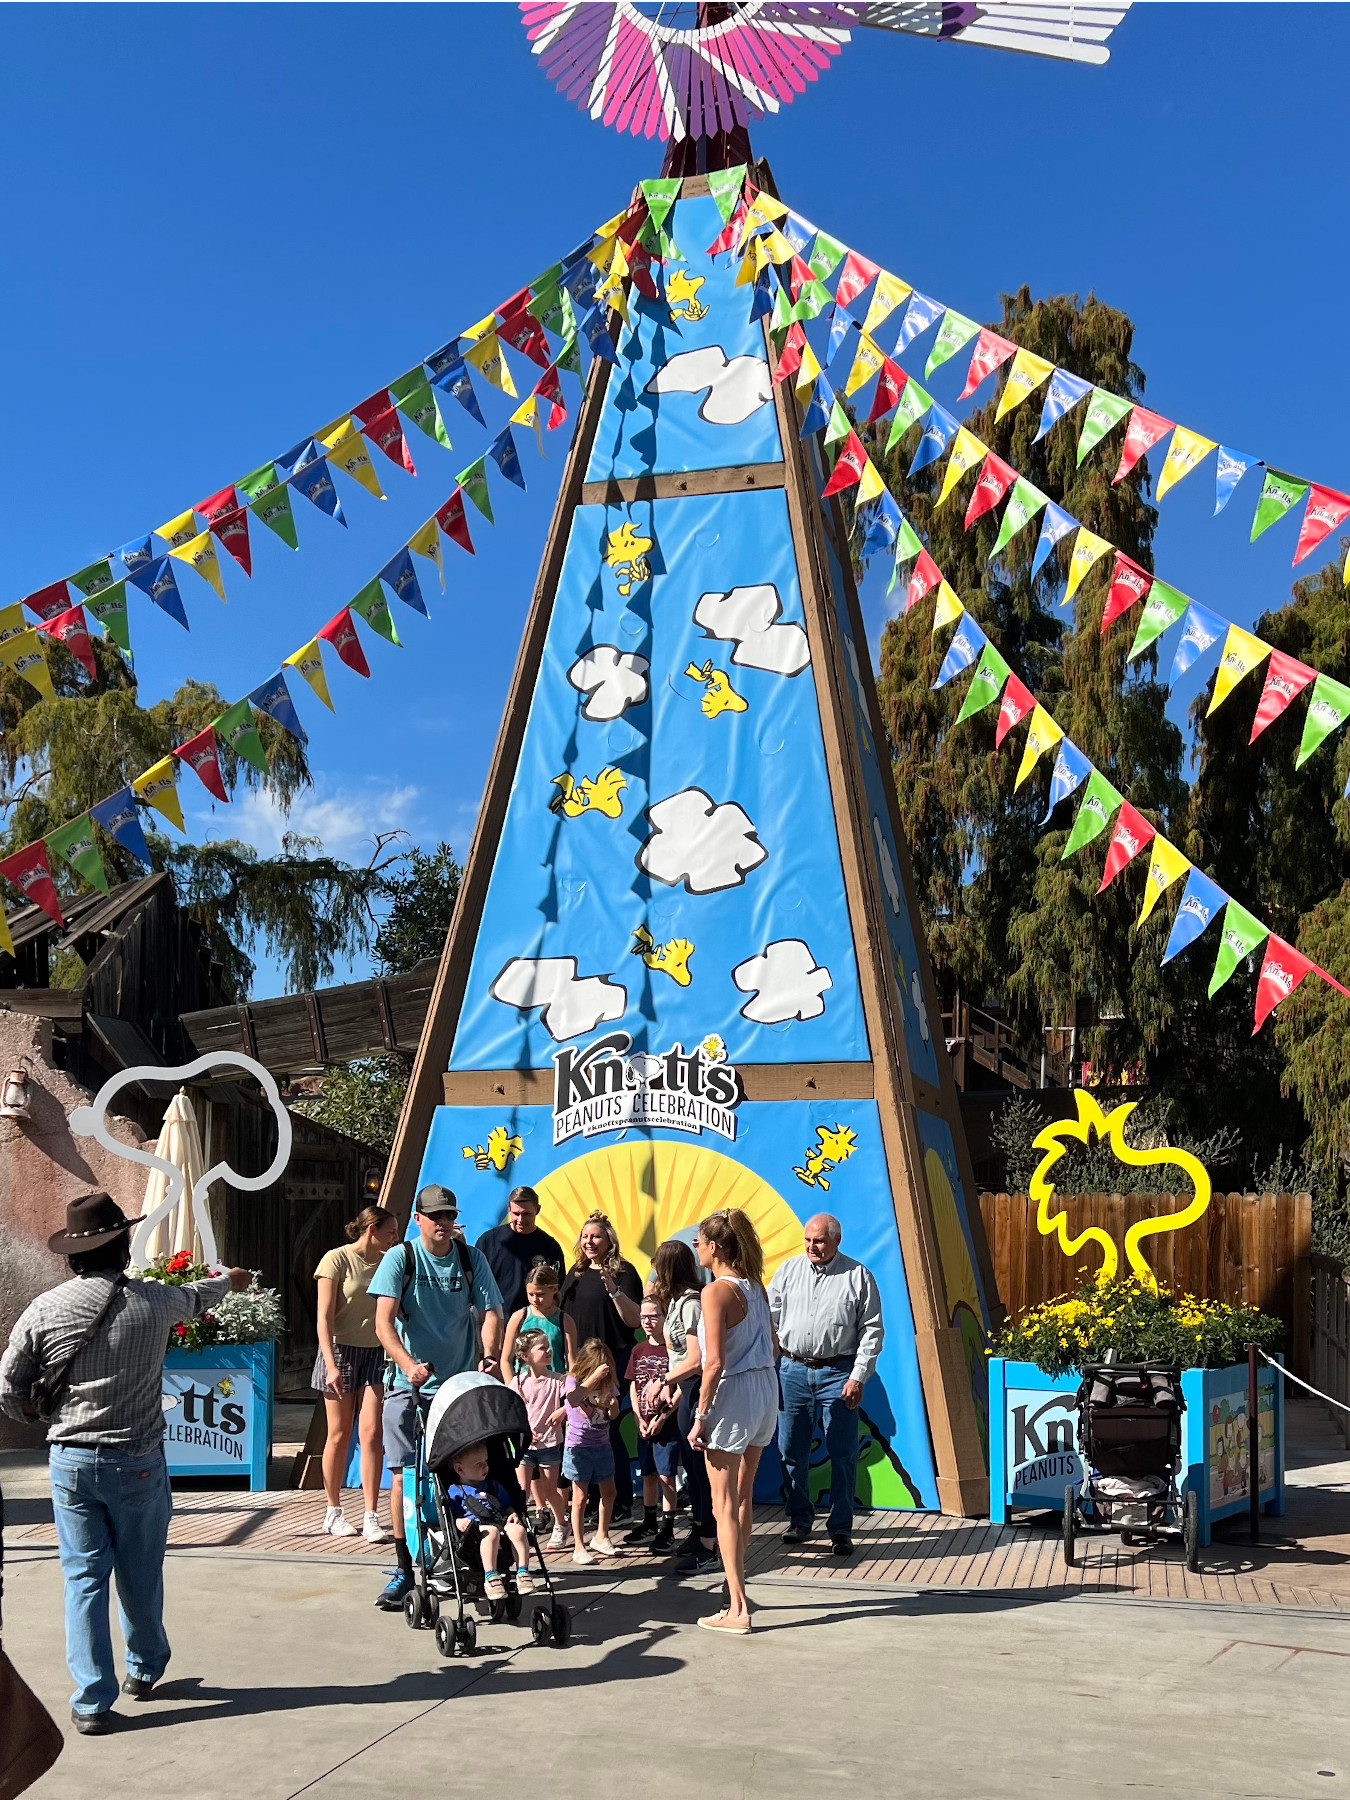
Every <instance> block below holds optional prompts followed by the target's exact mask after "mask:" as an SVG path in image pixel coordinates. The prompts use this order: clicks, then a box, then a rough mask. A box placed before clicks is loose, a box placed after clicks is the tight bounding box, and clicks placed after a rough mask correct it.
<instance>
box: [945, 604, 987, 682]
mask: <svg viewBox="0 0 1350 1800" xmlns="http://www.w3.org/2000/svg"><path fill="white" fill-rule="evenodd" d="M988 642H989V640H988V638H987V637H986V636H985V635H984V633H983V632H982V631H981V630H980V628H979V626H978V625H977V624H976V623H975V621H974V619H972V618H971V616H970V614H969V613H962V614H961V623H960V624H959V625H958V626H957V628H956V636H955V637H954V638H953V639H952V641H951V643H950V644H948V646H947V654H946V655H945V656H944V657H943V659H942V667H941V668H940V669H939V670H938V678H937V680H936V681H935V682H934V683H933V686H934V688H940V687H946V685H947V683H948V682H949V681H950V680H951V678H952V676H953V675H959V674H960V673H961V671H962V669H968V668H969V667H970V665H971V664H972V663H973V662H974V661H975V658H976V657H977V656H978V655H979V654H980V652H981V651H982V650H983V649H984V647H985V645H986V644H987V643H988Z"/></svg>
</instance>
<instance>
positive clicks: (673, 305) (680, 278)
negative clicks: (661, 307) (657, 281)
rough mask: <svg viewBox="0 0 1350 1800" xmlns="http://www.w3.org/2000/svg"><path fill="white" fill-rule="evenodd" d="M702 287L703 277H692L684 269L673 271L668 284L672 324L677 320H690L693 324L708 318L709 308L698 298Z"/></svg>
mask: <svg viewBox="0 0 1350 1800" xmlns="http://www.w3.org/2000/svg"><path fill="white" fill-rule="evenodd" d="M702 286H703V277H702V276H701V275H690V274H689V273H688V272H687V271H686V270H684V269H676V270H674V271H673V273H672V274H671V277H670V280H669V281H668V282H667V283H666V305H667V306H668V307H669V308H670V318H671V323H672V324H673V323H674V322H675V321H676V320H677V319H688V320H689V321H690V322H691V323H693V322H694V321H696V320H698V319H706V318H707V316H708V308H707V307H706V305H705V304H704V303H703V301H702V300H700V299H699V297H698V290H699V289H700V288H701V287H702Z"/></svg>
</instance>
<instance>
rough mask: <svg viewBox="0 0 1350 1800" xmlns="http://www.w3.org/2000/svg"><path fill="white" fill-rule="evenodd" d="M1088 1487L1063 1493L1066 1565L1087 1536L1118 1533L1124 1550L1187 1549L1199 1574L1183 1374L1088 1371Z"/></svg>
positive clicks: (1083, 1401) (1110, 1364)
mask: <svg viewBox="0 0 1350 1800" xmlns="http://www.w3.org/2000/svg"><path fill="white" fill-rule="evenodd" d="M1077 1406H1078V1453H1079V1455H1080V1457H1081V1458H1082V1461H1083V1467H1084V1476H1083V1482H1082V1485H1081V1487H1068V1488H1065V1490H1064V1561H1065V1562H1066V1563H1067V1564H1068V1566H1069V1567H1070V1568H1072V1567H1073V1565H1074V1560H1075V1556H1076V1554H1077V1539H1078V1537H1079V1536H1080V1534H1085V1533H1087V1534H1093V1535H1097V1536H1101V1535H1104V1534H1105V1533H1107V1532H1111V1531H1118V1532H1119V1533H1120V1541H1121V1542H1122V1543H1123V1544H1127V1545H1135V1544H1157V1543H1161V1542H1164V1541H1172V1542H1178V1541H1179V1542H1180V1543H1182V1544H1183V1545H1184V1546H1185V1551H1186V1567H1187V1568H1188V1569H1198V1568H1199V1566H1200V1554H1199V1553H1200V1510H1199V1503H1198V1501H1197V1499H1196V1496H1195V1494H1194V1493H1192V1492H1191V1491H1190V1490H1189V1489H1188V1490H1187V1492H1186V1495H1185V1497H1184V1499H1183V1497H1182V1496H1181V1494H1180V1493H1179V1492H1178V1490H1177V1478H1178V1476H1179V1474H1180V1472H1181V1415H1182V1414H1183V1413H1184V1412H1185V1410H1186V1402H1185V1401H1184V1400H1183V1399H1182V1395H1181V1370H1180V1369H1178V1368H1173V1367H1170V1366H1169V1365H1168V1364H1166V1363H1118V1362H1116V1361H1115V1359H1114V1353H1113V1352H1112V1353H1108V1356H1107V1360H1106V1361H1105V1362H1104V1363H1098V1364H1095V1365H1093V1366H1092V1367H1090V1368H1086V1369H1084V1371H1083V1379H1082V1381H1081V1383H1080V1384H1079V1388H1078V1395H1077Z"/></svg>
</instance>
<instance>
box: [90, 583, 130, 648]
mask: <svg viewBox="0 0 1350 1800" xmlns="http://www.w3.org/2000/svg"><path fill="white" fill-rule="evenodd" d="M85 606H86V610H87V611H89V612H91V613H92V614H93V615H94V617H95V618H96V619H97V620H98V622H99V624H100V625H101V626H102V627H103V630H104V633H105V634H106V635H107V636H108V637H110V638H111V639H112V641H113V643H114V644H116V645H117V648H118V649H119V650H125V651H126V652H127V653H128V655H129V654H130V652H131V631H130V629H129V627H128V624H127V584H126V582H125V581H115V582H114V583H113V584H112V586H111V587H110V588H105V589H104V590H103V592H102V593H101V594H95V595H94V596H93V598H92V599H90V600H88V601H86V603H85Z"/></svg>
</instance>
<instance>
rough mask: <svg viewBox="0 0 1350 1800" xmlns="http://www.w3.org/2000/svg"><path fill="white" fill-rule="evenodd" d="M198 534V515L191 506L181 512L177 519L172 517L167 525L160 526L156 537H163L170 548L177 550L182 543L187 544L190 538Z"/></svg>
mask: <svg viewBox="0 0 1350 1800" xmlns="http://www.w3.org/2000/svg"><path fill="white" fill-rule="evenodd" d="M196 535H197V515H196V514H195V513H194V512H193V511H192V509H191V508H190V507H189V509H188V511H187V512H185V513H179V515H178V517H177V518H176V519H170V520H169V522H168V524H167V525H161V526H159V527H158V528H157V529H156V531H155V536H156V537H162V538H163V539H164V541H165V543H166V544H167V545H168V546H169V548H170V550H176V549H177V548H178V546H179V545H180V544H186V542H187V541H188V539H189V538H193V537H196Z"/></svg>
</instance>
